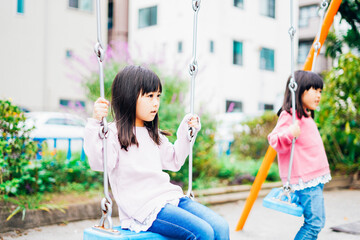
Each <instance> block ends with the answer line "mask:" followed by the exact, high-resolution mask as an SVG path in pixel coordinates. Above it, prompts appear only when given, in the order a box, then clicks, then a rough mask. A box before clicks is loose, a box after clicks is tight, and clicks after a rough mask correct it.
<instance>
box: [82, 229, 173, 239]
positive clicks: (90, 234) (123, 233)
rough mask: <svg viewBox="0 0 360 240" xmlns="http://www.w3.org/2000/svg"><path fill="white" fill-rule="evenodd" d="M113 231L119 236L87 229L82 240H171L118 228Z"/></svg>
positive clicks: (148, 233) (154, 234) (149, 233)
mask: <svg viewBox="0 0 360 240" xmlns="http://www.w3.org/2000/svg"><path fill="white" fill-rule="evenodd" d="M113 229H114V230H118V231H119V232H120V234H117V235H114V234H110V233H107V232H103V231H98V230H95V229H93V228H87V229H85V230H84V238H83V240H119V239H121V240H124V239H127V240H132V239H152V240H171V238H167V237H164V236H162V235H160V234H157V233H152V232H140V233H135V232H132V231H130V230H124V229H121V227H120V226H117V227H114V228H113Z"/></svg>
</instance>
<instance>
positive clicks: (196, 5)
mask: <svg viewBox="0 0 360 240" xmlns="http://www.w3.org/2000/svg"><path fill="white" fill-rule="evenodd" d="M200 2H201V0H193V1H192V8H193V10H194V24H193V48H192V58H191V63H190V65H189V74H190V76H191V91H190V113H191V115H194V99H195V78H196V74H197V72H198V64H197V60H196V42H197V18H198V13H199V10H200ZM194 134H195V129H194V128H193V127H190V128H189V131H188V139H189V141H190V142H193V141H195V139H194ZM193 145H194V144H190V151H189V186H188V191H187V194H186V195H187V196H188V197H190V198H192V199H194V198H195V196H194V193H193V192H192V177H193V176H192V173H193V170H192V168H193Z"/></svg>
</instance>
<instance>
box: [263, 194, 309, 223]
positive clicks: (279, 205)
mask: <svg viewBox="0 0 360 240" xmlns="http://www.w3.org/2000/svg"><path fill="white" fill-rule="evenodd" d="M283 191H284V190H283V188H273V189H272V190H271V192H270V193H269V194H268V195H267V196H266V197H265V198H264V200H263V206H264V207H267V208H270V209H273V210H276V211H279V212H283V213H287V214H290V215H294V216H297V217H301V216H302V215H303V212H304V209H303V207H302V206H300V205H299V204H297V203H298V201H299V197H298V196H296V194H295V193H293V192H291V193H290V198H291V201H290V203H289V202H288V197H286V196H281V195H282V194H283ZM280 197H281V199H280Z"/></svg>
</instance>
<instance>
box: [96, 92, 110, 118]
mask: <svg viewBox="0 0 360 240" xmlns="http://www.w3.org/2000/svg"><path fill="white" fill-rule="evenodd" d="M109 104H110V103H109V101H108V100H106V99H105V98H102V97H99V98H98V99H97V100H96V102H95V103H94V110H93V118H95V119H96V120H98V121H101V120H102V119H103V118H104V117H106V116H107V115H108V109H109Z"/></svg>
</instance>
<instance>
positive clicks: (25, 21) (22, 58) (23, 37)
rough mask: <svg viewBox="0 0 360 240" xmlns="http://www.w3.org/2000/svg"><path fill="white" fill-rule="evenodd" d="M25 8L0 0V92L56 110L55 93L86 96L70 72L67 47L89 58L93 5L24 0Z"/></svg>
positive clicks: (93, 37) (28, 105)
mask: <svg viewBox="0 0 360 240" xmlns="http://www.w3.org/2000/svg"><path fill="white" fill-rule="evenodd" d="M24 2H25V12H24V14H17V13H16V6H17V1H15V0H11V1H1V2H0V28H1V29H2V32H3V35H2V37H1V38H0V44H1V46H4V47H3V50H2V53H1V56H2V57H1V58H0V68H1V70H0V74H1V78H0V81H1V87H0V97H1V98H12V99H13V101H14V103H15V104H17V105H20V106H21V107H24V108H26V109H28V110H31V111H38V110H41V111H58V110H61V107H60V104H59V101H60V99H67V100H81V101H86V99H85V92H84V90H83V88H82V87H81V84H80V82H78V81H76V80H74V79H73V78H72V77H71V76H70V75H73V74H74V71H75V72H76V71H77V69H71V67H70V66H69V64H68V63H67V58H66V52H67V50H69V51H71V52H72V54H73V56H75V55H76V56H78V57H80V58H83V59H88V58H89V56H91V55H94V51H93V46H94V44H95V42H96V39H97V37H96V34H97V32H96V12H95V1H93V2H92V4H93V11H91V12H88V11H82V10H79V9H73V8H70V7H69V6H68V0H57V1H47V0H26V1H24ZM101 4H102V6H101V9H102V16H103V20H102V27H103V29H102V35H103V37H102V39H103V42H104V43H106V42H107V37H106V36H107V21H106V19H107V1H101Z"/></svg>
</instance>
